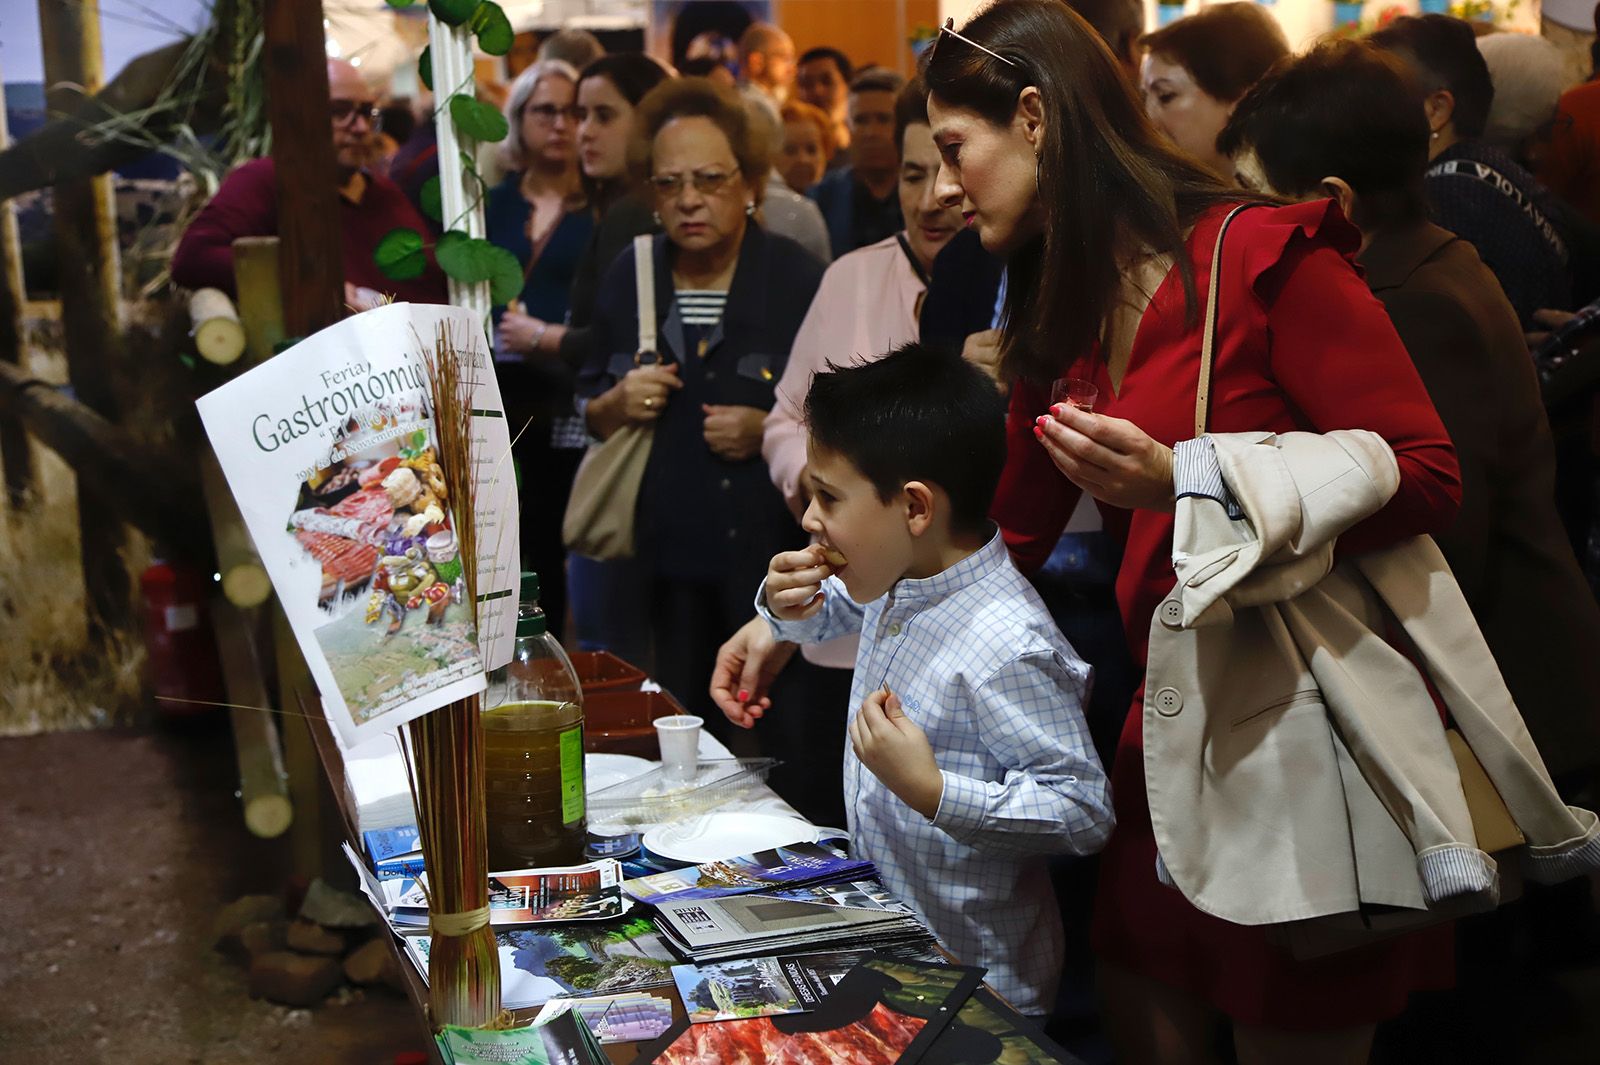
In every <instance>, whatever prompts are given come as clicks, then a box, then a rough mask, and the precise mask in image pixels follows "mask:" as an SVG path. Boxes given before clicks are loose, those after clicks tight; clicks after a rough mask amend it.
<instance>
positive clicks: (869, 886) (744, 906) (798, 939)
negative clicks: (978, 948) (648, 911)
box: [656, 881, 933, 962]
mask: <svg viewBox="0 0 1600 1065" xmlns="http://www.w3.org/2000/svg"><path fill="white" fill-rule="evenodd" d="M656 913H657V918H658V920H659V921H660V923H661V930H662V933H663V934H664V935H665V936H666V937H667V938H668V939H669V940H670V941H671V942H672V943H673V944H674V945H676V946H678V947H679V948H681V949H682V950H683V952H684V953H685V954H686V955H688V957H689V958H690V960H692V961H696V962H702V961H715V960H721V959H724V958H749V957H757V956H760V955H765V954H787V953H801V952H804V951H806V950H808V949H809V950H811V951H819V950H827V949H834V948H839V949H847V948H870V949H876V948H879V947H885V946H891V945H906V944H914V943H927V942H931V940H932V938H933V937H932V936H931V935H930V934H929V933H928V930H927V929H926V928H924V927H923V925H922V924H921V922H920V921H918V920H917V918H916V915H915V914H914V913H913V912H912V911H911V909H910V907H908V906H906V905H904V904H903V903H899V902H896V901H895V900H894V899H892V898H891V897H889V896H888V895H887V893H885V892H884V890H883V887H882V885H880V884H877V883H876V882H875V881H859V882H856V883H853V884H830V885H814V886H812V887H809V888H798V889H789V890H787V891H784V892H779V893H773V894H760V895H738V896H734V897H733V898H726V899H699V900H695V901H690V902H665V903H662V904H660V905H659V906H657V908H656Z"/></svg>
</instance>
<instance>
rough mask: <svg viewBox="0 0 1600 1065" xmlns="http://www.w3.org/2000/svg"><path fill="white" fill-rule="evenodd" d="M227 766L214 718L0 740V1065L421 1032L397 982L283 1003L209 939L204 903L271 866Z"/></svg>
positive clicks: (212, 903)
mask: <svg viewBox="0 0 1600 1065" xmlns="http://www.w3.org/2000/svg"><path fill="white" fill-rule="evenodd" d="M237 780H238V778H237V775H236V770H235V768H234V762H233V748H232V744H231V741H230V737H229V732H228V728H227V720H226V717H225V716H224V717H221V718H220V720H218V721H217V722H215V724H214V725H212V726H211V727H205V726H202V727H199V728H185V729H182V730H175V729H170V728H167V729H157V730H148V729H145V730H132V729H120V730H107V731H88V732H63V733H54V734H46V735H39V736H28V737H15V738H6V739H0V811H4V813H3V814H0V935H3V936H4V940H5V949H4V951H3V960H0V1061H5V1062H13V1061H14V1062H19V1063H20V1062H38V1063H41V1065H57V1063H61V1065H65V1063H69V1062H70V1063H72V1065H101V1063H105V1065H111V1063H117V1065H147V1063H148V1065H157V1063H160V1065H257V1063H260V1065H266V1063H268V1062H271V1063H275V1065H278V1063H283V1062H293V1063H295V1065H389V1063H390V1062H392V1061H393V1060H394V1057H395V1055H396V1054H397V1053H400V1052H403V1051H414V1050H422V1049H423V1048H424V1047H425V1046H426V1045H427V1035H426V1032H425V1031H424V1029H423V1027H422V1024H421V1022H420V1021H419V1020H418V1018H417V1017H416V1015H415V1014H414V1013H413V1012H412V1010H411V1008H410V1006H409V1004H408V1003H407V1002H406V1001H405V1000H404V999H403V998H401V997H399V996H398V995H395V994H393V993H390V992H386V991H381V990H374V991H366V992H360V993H354V994H353V995H352V996H351V997H350V998H349V1000H348V1001H344V1002H342V1003H341V1002H338V1001H337V1000H336V999H330V1000H329V1002H328V1004H326V1005H324V1006H322V1007H321V1008H319V1009H316V1010H291V1009H286V1008H284V1007H281V1006H276V1005H273V1004H271V1003H268V1002H264V1001H255V1000H252V999H250V998H249V996H248V993H247V990H246V982H245V975H244V971H243V969H242V968H241V967H239V966H237V965H235V964H234V963H232V962H230V961H229V960H227V959H226V958H224V957H223V956H222V955H220V954H218V953H217V952H215V951H214V950H212V949H211V942H210V938H211V936H210V927H211V921H212V918H213V917H214V916H215V914H216V911H217V909H218V908H219V907H220V906H222V905H223V904H225V903H227V902H229V901H231V900H233V899H234V898H236V897H238V896H239V895H242V894H246V893H256V892H266V893H272V892H276V891H278V890H280V889H281V888H282V886H283V883H284V872H283V871H284V869H286V868H287V862H286V861H285V860H284V855H283V853H282V851H281V847H280V846H278V845H275V844H271V843H266V842H263V841H261V840H258V839H255V838H254V837H252V836H251V835H250V834H249V833H248V832H247V831H246V830H245V827H244V822H243V818H242V817H241V816H240V813H239V807H238V803H237V800H236V799H235V798H234V788H235V787H236V785H237Z"/></svg>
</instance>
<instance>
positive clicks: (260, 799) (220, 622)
mask: <svg viewBox="0 0 1600 1065" xmlns="http://www.w3.org/2000/svg"><path fill="white" fill-rule="evenodd" d="M211 617H212V621H213V628H214V629H215V631H216V636H217V650H218V652H220V654H221V657H222V674H223V679H224V681H225V682H226V684H227V686H228V702H230V703H232V704H233V709H232V710H231V711H230V712H229V717H230V718H231V719H232V721H233V752H234V757H235V758H236V759H237V760H238V763H239V802H240V803H241V804H242V805H243V806H244V823H245V827H246V828H248V829H250V831H251V832H252V833H254V834H255V835H257V836H260V837H261V838H262V839H274V838H276V837H278V836H281V835H283V834H284V833H285V832H287V831H288V830H289V825H290V824H291V823H292V822H293V821H294V806H293V805H292V804H291V803H290V802H289V775H288V774H287V773H286V772H284V768H283V746H282V744H281V743H280V742H279V740H278V727H277V725H276V724H274V723H273V720H272V715H271V714H270V713H268V712H267V710H266V708H267V707H269V706H270V705H271V704H270V703H269V702H268V698H267V683H266V677H265V675H264V674H263V673H262V669H261V659H260V657H259V656H258V655H257V654H256V646H255V639H254V637H253V635H252V633H251V626H250V625H249V623H248V622H247V620H246V618H245V616H244V615H243V614H242V613H240V611H239V608H238V607H236V606H234V605H233V604H232V603H229V602H227V601H225V600H217V601H214V602H213V603H212V604H211Z"/></svg>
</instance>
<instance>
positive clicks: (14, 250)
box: [0, 79, 34, 516]
mask: <svg viewBox="0 0 1600 1065" xmlns="http://www.w3.org/2000/svg"><path fill="white" fill-rule="evenodd" d="M5 98H6V92H5V82H4V80H3V79H0V154H3V153H4V152H5V149H6V147H7V146H8V145H9V144H10V143H11V131H10V129H9V128H8V127H7V125H6V107H5ZM0 256H4V257H5V283H4V284H3V285H0V362H8V363H10V364H11V365H13V366H16V367H18V368H21V367H22V305H23V303H24V302H26V300H27V298H28V290H27V288H26V286H25V285H24V284H23V279H22V239H21V237H20V236H19V235H18V233H17V215H16V211H15V210H13V209H12V205H11V204H9V203H0ZM0 469H3V472H4V481H5V498H6V509H7V511H8V512H9V513H10V514H11V515H13V516H15V515H17V514H18V513H19V512H20V511H21V510H22V508H23V507H24V506H26V505H27V502H28V500H29V498H30V497H31V496H32V494H33V476H34V475H33V445H32V444H31V443H29V441H28V432H27V430H25V429H24V428H22V422H21V421H19V420H18V419H16V418H14V417H6V418H0Z"/></svg>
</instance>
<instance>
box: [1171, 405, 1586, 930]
mask: <svg viewBox="0 0 1600 1065" xmlns="http://www.w3.org/2000/svg"><path fill="white" fill-rule="evenodd" d="M1209 439H1210V440H1211V442H1212V444H1213V446H1214V448H1215V452H1216V456H1217V461H1218V464H1219V465H1220V467H1221V472H1222V476H1223V480H1224V482H1225V483H1226V485H1227V488H1228V489H1229V490H1230V491H1231V493H1232V495H1233V497H1234V498H1235V499H1236V500H1237V502H1238V503H1239V504H1240V506H1241V507H1242V509H1243V512H1244V514H1245V516H1246V518H1247V520H1245V521H1232V520H1229V518H1228V516H1227V512H1226V510H1225V509H1224V508H1223V506H1222V505H1221V504H1220V503H1217V502H1215V501H1213V500H1211V499H1207V498H1203V497H1197V498H1184V499H1182V500H1180V501H1179V508H1178V520H1177V527H1176V535H1175V538H1174V567H1175V570H1176V572H1177V575H1178V581H1177V583H1176V585H1175V587H1174V590H1173V593H1172V594H1171V596H1170V597H1169V598H1168V600H1167V601H1165V602H1164V603H1163V604H1162V605H1161V606H1160V607H1159V608H1158V609H1157V611H1156V617H1155V619H1154V620H1153V622H1152V624H1151V637H1150V658H1149V672H1148V675H1147V682H1146V696H1145V705H1144V729H1145V731H1144V735H1145V770H1146V777H1147V781H1148V788H1149V799H1150V810H1151V820H1152V823H1153V825H1154V827H1155V834H1156V842H1157V846H1158V850H1159V852H1160V856H1161V858H1160V860H1161V863H1162V869H1161V870H1160V872H1161V873H1162V874H1163V879H1164V880H1167V881H1168V882H1170V883H1173V884H1174V885H1175V886H1177V887H1178V888H1180V889H1181V890H1183V892H1184V894H1185V896H1186V897H1187V898H1188V899H1189V900H1190V901H1191V902H1192V903H1193V904H1194V905H1195V906H1196V907H1198V908H1200V909H1202V910H1204V911H1206V912H1208V913H1213V914H1215V915H1217V916H1219V917H1222V918H1224V919H1226V920H1230V921H1234V922H1236V923H1240V924H1267V923H1279V922H1288V921H1298V920H1305V919H1309V918H1314V917H1321V916H1327V915H1331V914H1339V913H1346V912H1349V911H1352V910H1356V909H1358V908H1360V906H1361V905H1362V904H1363V903H1368V904H1374V903H1375V904H1381V905H1387V906H1399V907H1406V908H1412V909H1418V910H1421V909H1425V908H1427V907H1429V906H1430V905H1432V904H1434V903H1437V902H1439V901H1440V900H1442V899H1444V898H1446V897H1451V898H1454V899H1455V900H1457V901H1460V900H1461V898H1462V897H1464V896H1470V897H1472V898H1473V900H1474V902H1475V907H1474V906H1469V907H1467V908H1468V909H1471V908H1483V907H1486V906H1491V905H1493V904H1494V901H1495V899H1496V898H1497V891H1498V883H1497V879H1496V876H1495V865H1494V862H1493V860H1491V859H1490V858H1489V857H1488V856H1487V855H1485V854H1482V853H1481V852H1480V851H1479V850H1478V848H1477V847H1476V844H1475V840H1474V837H1473V833H1472V826H1471V819H1470V815H1469V813H1468V811H1467V807H1466V801H1465V799H1464V797H1463V796H1462V792H1461V785H1460V780H1459V776H1458V775H1457V773H1456V770H1455V763H1454V760H1453V758H1452V756H1451V755H1450V752H1449V747H1448V743H1447V741H1446V739H1445V736H1444V730H1443V727H1442V725H1441V724H1440V722H1439V718H1438V714H1437V712H1436V710H1435V708H1434V705H1433V703H1432V700H1431V698H1429V697H1428V694H1427V689H1426V687H1425V686H1424V685H1423V683H1422V680H1421V678H1420V676H1419V675H1418V674H1417V671H1416V669H1415V668H1414V667H1412V666H1411V665H1410V663H1409V661H1408V660H1407V659H1406V658H1404V657H1403V656H1401V655H1400V654H1399V653H1398V652H1396V651H1395V650H1394V649H1393V648H1392V647H1391V646H1390V645H1389V643H1388V642H1387V641H1386V640H1385V639H1384V638H1383V635H1382V634H1383V632H1384V630H1385V608H1387V610H1388V611H1390V612H1392V614H1393V616H1394V617H1395V618H1396V619H1398V620H1400V621H1401V622H1402V624H1403V625H1404V626H1405V627H1406V629H1407V631H1408V634H1409V633H1410V630H1411V629H1412V628H1413V627H1415V625H1416V624H1417V622H1418V621H1419V620H1421V621H1423V622H1426V621H1428V620H1433V619H1435V616H1436V615H1438V616H1439V618H1440V619H1442V620H1447V621H1449V622H1451V623H1452V628H1453V631H1452V633H1451V635H1450V636H1448V637H1444V638H1443V640H1444V642H1443V643H1442V644H1441V643H1439V642H1437V639H1436V638H1437V637H1439V634H1438V633H1435V634H1434V635H1433V636H1429V635H1427V634H1426V633H1424V634H1422V638H1421V639H1420V640H1417V639H1416V636H1413V640H1414V641H1416V642H1417V643H1418V645H1419V648H1422V647H1434V648H1435V651H1434V653H1433V654H1431V655H1430V654H1429V653H1428V651H1426V650H1419V655H1420V656H1421V658H1422V659H1423V662H1424V665H1425V668H1427V669H1428V670H1429V671H1430V674H1434V673H1436V672H1437V669H1436V666H1437V665H1438V664H1439V663H1441V662H1442V661H1444V660H1445V659H1448V658H1452V657H1455V656H1459V655H1461V654H1462V651H1461V646H1462V644H1461V641H1462V640H1463V639H1466V637H1465V636H1463V635H1462V633H1461V632H1460V631H1455V630H1459V629H1460V628H1461V626H1463V625H1464V626H1466V627H1467V628H1470V629H1471V635H1472V636H1475V637H1476V639H1477V643H1478V644H1479V645H1481V644H1482V638H1481V635H1478V634H1477V631H1476V628H1475V626H1473V625H1472V622H1471V615H1470V613H1469V612H1467V611H1466V610H1465V606H1464V604H1462V606H1461V608H1460V609H1459V610H1455V609H1446V610H1443V611H1441V610H1439V609H1437V608H1435V607H1430V605H1429V603H1428V602H1427V601H1417V600H1414V601H1411V602H1409V603H1407V602H1405V601H1404V599H1405V596H1406V594H1407V591H1408V590H1407V589H1406V588H1404V587H1402V586H1401V585H1399V584H1397V583H1396V584H1394V585H1393V587H1392V588H1391V589H1390V590H1391V592H1392V597H1393V598H1394V600H1395V601H1394V602H1391V601H1390V598H1391V597H1390V596H1383V597H1381V598H1380V593H1379V592H1378V591H1377V590H1375V589H1374V588H1373V586H1372V585H1371V584H1370V583H1369V581H1368V580H1367V579H1366V578H1365V577H1364V576H1363V575H1362V572H1361V571H1360V570H1358V569H1357V568H1356V567H1355V565H1354V564H1352V563H1350V562H1348V561H1347V562H1345V563H1343V564H1341V565H1340V566H1339V567H1338V569H1333V568H1332V562H1333V553H1332V551H1333V544H1334V541H1335V540H1336V538H1337V536H1338V535H1339V534H1340V533H1342V532H1343V531H1344V530H1345V529H1348V528H1349V527H1350V526H1351V525H1353V524H1355V523H1356V522H1358V521H1360V520H1361V519H1363V518H1365V517H1367V516H1368V515H1370V514H1372V513H1375V512H1376V511H1377V510H1378V509H1380V508H1381V507H1382V506H1383V504H1384V503H1385V502H1386V501H1387V500H1388V498H1389V497H1390V496H1391V495H1392V494H1393V492H1394V490H1395V486H1396V485H1397V483H1398V471H1397V468H1396V466H1395V462H1394V458H1393V454H1392V452H1390V450H1389V448H1388V446H1387V445H1386V444H1384V442H1383V441H1382V440H1381V439H1380V438H1378V437H1377V436H1376V435H1375V434H1372V433H1368V432H1362V431H1340V432H1334V433H1329V434H1326V435H1317V434H1309V433H1287V434H1281V435H1273V434H1269V433H1244V434H1221V435H1217V436H1213V437H1211V438H1209ZM1419 541H1423V542H1426V544H1427V545H1428V546H1429V547H1431V546H1432V544H1431V541H1428V540H1427V539H1426V538H1419ZM1417 543H1418V541H1408V542H1407V544H1406V545H1403V546H1402V547H1401V548H1394V549H1390V551H1391V552H1397V553H1398V554H1397V556H1396V561H1395V563H1394V565H1395V566H1398V567H1401V568H1404V567H1405V566H1411V567H1417V566H1421V567H1422V568H1423V570H1424V572H1427V568H1428V566H1429V562H1428V559H1427V558H1426V557H1424V556H1423V555H1419V554H1417V552H1418V551H1419V550H1421V549H1420V548H1418V547H1417V546H1416V545H1417ZM1388 553H1389V552H1376V553H1374V556H1364V557H1376V558H1382V557H1383V556H1385V555H1387V554H1388ZM1434 553H1435V555H1436V554H1437V549H1434ZM1439 568H1440V569H1441V570H1442V572H1443V579H1444V580H1445V581H1446V582H1448V583H1449V584H1450V586H1451V587H1452V588H1453V587H1454V585H1453V580H1451V578H1450V577H1449V572H1448V569H1444V568H1443V567H1442V565H1441V566H1440V567H1439ZM1386 572H1387V571H1386ZM1455 595H1456V598H1459V590H1456V591H1455ZM1434 602H1435V603H1437V602H1438V600H1437V598H1435V600H1434ZM1444 615H1449V617H1448V618H1445V617H1444ZM1484 663H1487V667H1486V668H1487V669H1488V670H1489V671H1490V672H1493V670H1494V667H1493V659H1492V657H1491V656H1490V655H1489V654H1488V651H1487V649H1486V648H1484V649H1483V650H1482V652H1481V655H1478V656H1477V657H1476V658H1475V659H1473V661H1472V665H1473V666H1474V667H1475V668H1476V669H1477V670H1478V673H1477V674H1474V675H1473V676H1471V677H1468V678H1464V679H1463V681H1462V683H1464V684H1466V685H1468V686H1469V688H1468V690H1475V691H1476V690H1481V689H1482V688H1483V687H1484V686H1485V685H1488V686H1489V687H1490V688H1493V687H1495V686H1498V688H1499V690H1500V691H1501V692H1503V691H1504V685H1503V683H1500V682H1499V677H1498V674H1497V673H1495V674H1494V676H1493V683H1492V684H1491V683H1490V682H1489V681H1488V680H1487V679H1486V677H1485V676H1484V675H1482V670H1483V668H1484ZM1459 689H1460V685H1454V686H1453V685H1452V684H1450V683H1449V682H1447V683H1446V684H1444V685H1441V690H1442V691H1443V690H1459ZM1446 698H1447V701H1448V700H1449V696H1448V694H1447V695H1446ZM1481 702H1482V698H1481V696H1480V697H1479V699H1478V700H1477V701H1474V702H1464V703H1462V710H1461V711H1459V712H1458V711H1457V708H1456V705H1455V703H1454V702H1453V701H1452V702H1451V709H1452V712H1453V713H1456V716H1457V717H1458V718H1459V717H1463V716H1465V717H1466V718H1469V719H1472V718H1474V715H1475V714H1476V715H1477V717H1476V720H1479V721H1482V722H1485V724H1484V725H1483V727H1481V728H1479V729H1477V730H1476V731H1477V734H1478V735H1477V740H1474V738H1473V737H1472V736H1470V735H1469V737H1468V739H1469V742H1473V743H1474V745H1475V746H1476V744H1477V742H1478V741H1482V742H1485V743H1487V744H1488V745H1489V746H1490V747H1492V748H1493V751H1492V752H1491V754H1490V757H1489V758H1488V759H1487V760H1486V761H1485V765H1486V768H1487V767H1488V766H1489V765H1490V763H1494V764H1495V765H1496V766H1497V767H1498V769H1499V770H1500V772H1501V775H1502V776H1504V777H1505V778H1506V779H1507V781H1508V782H1511V783H1512V785H1513V786H1514V787H1520V788H1521V791H1520V792H1518V794H1519V795H1520V796H1522V797H1523V801H1522V804H1521V805H1522V809H1521V812H1520V813H1519V812H1518V811H1517V810H1515V809H1514V810H1513V814H1514V816H1516V817H1517V818H1518V820H1519V823H1520V822H1521V820H1522V819H1523V817H1524V816H1526V817H1527V818H1529V820H1530V823H1529V824H1528V825H1524V826H1522V827H1523V828H1524V830H1525V831H1530V830H1531V833H1530V835H1529V839H1530V842H1532V841H1534V840H1536V839H1537V840H1538V841H1539V844H1540V845H1542V846H1543V847H1544V848H1545V849H1544V850H1543V851H1541V850H1540V848H1539V847H1538V846H1536V847H1535V848H1534V849H1533V850H1532V851H1531V853H1534V854H1541V855H1542V858H1543V859H1545V861H1544V868H1545V869H1546V870H1548V871H1549V872H1550V873H1555V872H1557V871H1558V870H1559V871H1561V872H1567V873H1568V875H1571V874H1570V872H1569V870H1572V869H1574V868H1588V867H1590V866H1591V865H1592V864H1593V863H1596V862H1600V841H1596V839H1595V832H1594V818H1593V815H1592V814H1589V813H1588V812H1587V811H1570V812H1569V811H1568V810H1567V808H1566V807H1565V806H1563V805H1561V804H1560V800H1559V798H1557V797H1556V796H1555V792H1554V789H1553V788H1550V787H1549V785H1548V781H1549V778H1548V775H1546V774H1545V773H1544V770H1543V766H1542V765H1541V764H1539V763H1538V756H1537V753H1536V752H1534V751H1533V750H1532V745H1531V743H1524V742H1523V741H1524V740H1525V739H1526V732H1525V730H1521V729H1522V726H1521V721H1520V718H1517V717H1516V713H1515V709H1514V708H1513V707H1510V701H1509V696H1506V697H1505V699H1504V703H1503V704H1502V703H1501V702H1499V701H1497V700H1496V699H1490V703H1491V706H1492V709H1490V710H1488V711H1483V712H1481V713H1480V712H1479V711H1478V710H1477V709H1476V708H1477V707H1478V706H1479V705H1481ZM1507 712H1509V715H1510V718H1509V719H1507V718H1506V714H1507ZM1487 722H1494V723H1495V724H1494V725H1493V731H1496V732H1497V733H1498V734H1502V735H1506V736H1511V737H1513V738H1512V739H1511V741H1510V742H1509V743H1508V744H1498V743H1497V742H1496V741H1495V740H1494V739H1493V737H1492V736H1491V735H1490V732H1491V726H1490V725H1489V724H1488V723H1487ZM1512 722H1514V724H1512ZM1519 730H1521V731H1520V736H1521V739H1517V738H1515V737H1516V736H1517V735H1518V731H1519ZM1463 731H1464V732H1465V731H1466V727H1465V724H1464V723H1463ZM1480 757H1482V756H1481V755H1480ZM1491 777H1492V779H1493V770H1491ZM1499 783H1500V782H1499V780H1496V784H1497V786H1499ZM1508 805H1509V803H1508ZM1533 864H1534V865H1538V864H1539V862H1537V861H1536V862H1534V863H1533ZM1534 875H1535V876H1536V877H1538V878H1540V879H1544V878H1545V877H1544V876H1541V875H1540V874H1539V873H1538V872H1535V873H1534Z"/></svg>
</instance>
